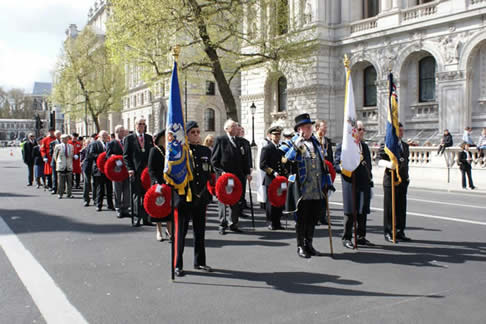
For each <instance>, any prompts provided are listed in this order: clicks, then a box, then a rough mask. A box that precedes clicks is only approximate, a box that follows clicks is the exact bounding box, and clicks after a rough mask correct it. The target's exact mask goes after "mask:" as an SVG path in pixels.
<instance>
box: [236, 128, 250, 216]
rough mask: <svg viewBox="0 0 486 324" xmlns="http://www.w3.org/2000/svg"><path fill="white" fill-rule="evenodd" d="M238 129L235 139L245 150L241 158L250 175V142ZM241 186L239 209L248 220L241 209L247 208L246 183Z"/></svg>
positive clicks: (243, 132)
mask: <svg viewBox="0 0 486 324" xmlns="http://www.w3.org/2000/svg"><path fill="white" fill-rule="evenodd" d="M238 128H239V132H238V133H239V134H238V135H237V136H236V139H237V140H239V141H241V143H242V146H243V148H244V150H245V154H244V156H243V159H244V160H245V161H246V163H247V165H248V166H247V168H248V170H249V171H250V174H251V169H252V168H253V158H252V155H251V145H250V142H249V141H248V140H247V139H246V138H245V129H244V128H243V127H242V126H241V125H240V124H238ZM245 176H248V174H245ZM242 185H243V195H242V196H241V200H240V208H241V211H242V213H241V215H240V216H241V217H243V218H248V216H246V215H244V214H243V209H244V208H249V207H248V204H247V202H246V197H245V192H246V185H247V182H246V181H244V182H243V183H242Z"/></svg>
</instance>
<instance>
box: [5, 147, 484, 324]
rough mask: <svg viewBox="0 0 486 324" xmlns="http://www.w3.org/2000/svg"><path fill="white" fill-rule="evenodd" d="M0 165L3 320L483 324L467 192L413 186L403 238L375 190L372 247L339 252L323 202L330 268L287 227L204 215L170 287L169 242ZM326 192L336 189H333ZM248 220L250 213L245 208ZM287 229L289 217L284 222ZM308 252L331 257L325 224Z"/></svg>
mask: <svg viewBox="0 0 486 324" xmlns="http://www.w3.org/2000/svg"><path fill="white" fill-rule="evenodd" d="M1 155H2V156H0V179H1V181H0V247H1V248H0V273H1V276H0V314H1V315H0V323H233V324H234V323H485V318H486V307H485V305H486V302H485V300H486V264H485V261H486V239H485V230H486V203H485V197H484V196H480V195H477V194H474V193H469V192H464V193H447V192H441V191H424V190H410V192H409V208H408V209H409V214H408V219H407V228H408V229H407V235H408V236H410V237H411V238H413V242H411V243H399V244H396V245H393V244H391V243H388V242H385V241H384V239H383V233H382V223H383V220H382V218H383V214H382V208H383V192H382V190H381V189H380V188H376V189H375V197H374V198H373V203H372V206H373V211H372V214H371V215H370V216H369V221H368V233H369V234H368V236H367V237H368V239H369V240H370V241H372V242H374V243H375V244H377V246H376V247H373V248H360V249H359V250H357V251H353V250H348V249H345V248H344V247H343V246H342V244H341V239H340V235H341V233H342V205H341V201H342V198H341V193H340V192H339V191H338V192H336V193H335V194H334V195H333V196H332V197H331V209H332V210H331V214H332V227H333V237H334V238H333V243H334V258H331V257H330V256H329V255H326V256H323V257H313V258H311V259H309V260H304V259H301V258H299V257H298V256H297V254H296V242H295V233H294V231H293V230H292V228H293V222H291V221H290V220H289V222H288V227H289V229H288V230H286V231H277V232H270V231H268V230H267V229H266V226H265V221H264V213H263V211H262V210H261V209H256V210H255V212H256V214H255V215H256V225H257V226H256V229H255V231H253V230H252V228H251V222H250V221H249V220H247V219H245V220H243V221H242V227H243V229H245V230H246V233H244V234H233V233H229V234H227V235H225V236H220V235H219V234H218V232H217V216H216V205H210V207H209V208H208V228H207V233H206V236H207V239H206V244H207V251H206V252H207V260H208V265H210V266H212V267H213V268H214V270H215V271H214V272H213V273H202V272H198V271H195V270H193V269H192V262H193V249H192V231H191V230H190V231H189V234H188V239H187V244H186V251H185V254H184V257H185V268H186V270H187V275H186V276H185V277H182V278H176V280H175V281H174V282H173V281H171V280H170V267H169V255H170V245H169V244H168V243H167V242H157V241H156V240H155V229H154V228H153V227H141V228H132V227H130V224H129V223H130V221H129V219H121V220H120V219H117V218H116V217H115V213H114V212H111V211H102V212H96V211H95V207H83V206H82V199H81V192H80V191H75V194H74V196H75V197H74V199H62V200H58V199H57V197H55V196H52V195H50V194H49V193H48V192H45V191H43V190H42V189H36V188H35V187H26V186H25V185H26V170H25V167H24V165H23V164H22V163H21V161H20V160H19V159H18V156H13V157H12V156H8V155H7V154H5V151H2V153H1ZM336 187H337V188H338V189H340V184H337V185H336ZM246 213H248V214H249V211H246ZM284 224H285V220H284ZM315 246H316V248H317V249H319V250H320V251H322V252H325V253H328V252H329V239H328V232H327V227H324V226H319V227H318V228H317V232H316V239H315Z"/></svg>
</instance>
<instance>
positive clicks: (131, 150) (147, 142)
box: [123, 133, 154, 175]
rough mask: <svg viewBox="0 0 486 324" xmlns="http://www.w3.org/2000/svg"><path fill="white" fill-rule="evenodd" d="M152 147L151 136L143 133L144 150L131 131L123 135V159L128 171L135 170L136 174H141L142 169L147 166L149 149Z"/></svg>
mask: <svg viewBox="0 0 486 324" xmlns="http://www.w3.org/2000/svg"><path fill="white" fill-rule="evenodd" d="M152 147H154V142H153V139H152V136H150V135H148V134H144V149H145V150H144V151H143V150H142V148H141V147H140V144H139V143H138V138H137V134H136V133H133V134H130V135H128V136H127V137H125V139H124V144H123V160H124V161H125V165H126V166H127V168H128V171H135V173H136V174H138V175H140V174H142V171H143V169H145V167H146V166H147V163H148V157H149V153H150V149H151V148H152Z"/></svg>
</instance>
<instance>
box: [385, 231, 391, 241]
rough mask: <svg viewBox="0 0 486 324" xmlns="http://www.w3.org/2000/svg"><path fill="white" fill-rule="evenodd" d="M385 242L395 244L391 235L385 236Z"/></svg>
mask: <svg viewBox="0 0 486 324" xmlns="http://www.w3.org/2000/svg"><path fill="white" fill-rule="evenodd" d="M385 241H387V242H390V243H393V237H392V236H391V234H389V233H386V234H385Z"/></svg>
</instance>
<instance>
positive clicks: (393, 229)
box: [391, 170, 397, 243]
mask: <svg viewBox="0 0 486 324" xmlns="http://www.w3.org/2000/svg"><path fill="white" fill-rule="evenodd" d="M391 191H392V192H391V194H392V235H393V243H397V241H396V239H397V227H396V213H395V212H396V210H395V170H391Z"/></svg>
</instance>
